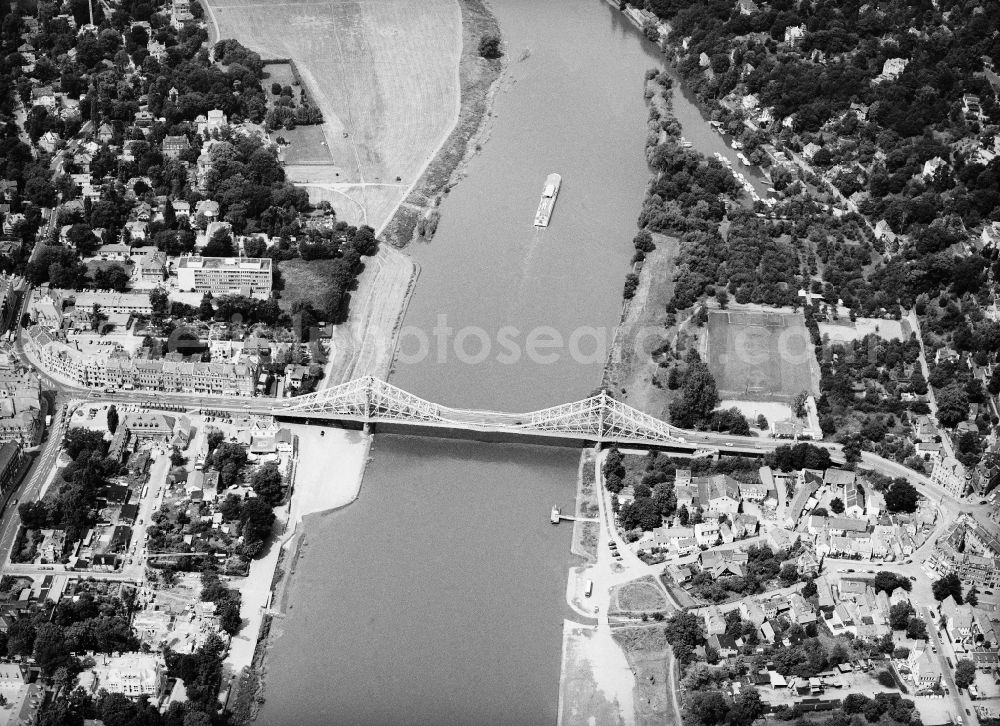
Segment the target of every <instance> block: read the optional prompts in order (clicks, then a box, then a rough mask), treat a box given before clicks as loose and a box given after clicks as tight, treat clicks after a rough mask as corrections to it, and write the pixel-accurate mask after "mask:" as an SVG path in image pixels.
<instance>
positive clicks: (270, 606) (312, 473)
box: [225, 425, 371, 720]
mask: <svg viewBox="0 0 1000 726" xmlns="http://www.w3.org/2000/svg"><path fill="white" fill-rule="evenodd" d="M291 428H292V430H293V433H294V434H295V435H296V436H297V437H298V451H297V460H296V467H295V473H294V481H293V490H292V496H291V499H290V501H289V502H288V504H286V505H285V506H284V507H282V508H281V510H279V511H278V512H276V515H277V520H278V521H276V522H275V531H276V532H280V533H281V534H279V535H278V536H277V537H276V538H275V540H274V542H272V544H271V546H270V548H269V549H268V551H267V553H266V554H265V555H264V556H263V557H261V558H260V559H257V560H254V561H253V562H252V563H251V565H250V573H249V575H248V576H247V577H246V578H244V579H243V580H242V581H239V582H238V583H234V584H235V585H237V586H238V588H239V590H240V593H241V594H242V596H243V602H242V606H241V608H240V615H241V616H242V618H243V622H244V625H243V629H242V630H241V631H240V632H239V633H238V634H237V635H236V636H235V637H234V638H233V639H232V642H231V643H230V646H229V653H228V655H227V656H226V661H225V667H226V672H227V674H229V675H231V676H237V677H241V680H240V681H239V683H238V688H237V691H238V692H237V694H236V696H235V700H234V701H233V702H232V703H233V704H235V705H234V706H233V707H234V710H236V711H237V713H239V715H240V716H241V717H242V718H243V719H246V720H252V718H253V716H254V715H256V711H257V708H259V706H260V704H262V703H263V698H264V696H263V692H264V683H265V675H266V668H265V665H264V663H265V657H266V651H267V648H268V647H269V645H270V643H271V642H272V639H273V638H274V637H276V634H275V633H273V631H272V628H271V618H274V617H277V618H280V617H282V616H283V610H284V593H285V591H286V590H287V586H288V581H289V578H290V577H291V575H292V574H293V573H294V571H295V561H296V559H297V557H298V552H299V549H300V547H302V546H303V544H304V527H303V526H302V521H303V519H304V518H305V517H307V516H309V515H316V514H320V513H322V512H328V511H332V510H335V509H339V508H341V507H345V506H347V505H348V504H350V503H351V502H353V501H354V500H355V499H357V498H358V495H359V494H360V492H361V481H362V479H363V477H364V471H365V466H366V464H367V462H368V456H369V452H370V448H371V436H369V435H367V434H364V433H361V432H358V431H347V430H343V429H335V428H319V427H316V426H305V425H293V426H292V427H291ZM261 638H262V639H263V640H262V641H261V642H258V641H259V640H260V639H261Z"/></svg>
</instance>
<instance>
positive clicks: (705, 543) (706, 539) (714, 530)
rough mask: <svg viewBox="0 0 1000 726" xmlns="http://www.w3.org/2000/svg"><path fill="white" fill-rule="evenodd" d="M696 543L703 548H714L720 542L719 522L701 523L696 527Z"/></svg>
mask: <svg viewBox="0 0 1000 726" xmlns="http://www.w3.org/2000/svg"><path fill="white" fill-rule="evenodd" d="M694 538H695V541H696V542H697V543H698V545H699V546H701V547H712V546H713V545H715V544H716V543H717V542H718V541H719V523H718V522H699V523H698V524H696V525H695V526H694Z"/></svg>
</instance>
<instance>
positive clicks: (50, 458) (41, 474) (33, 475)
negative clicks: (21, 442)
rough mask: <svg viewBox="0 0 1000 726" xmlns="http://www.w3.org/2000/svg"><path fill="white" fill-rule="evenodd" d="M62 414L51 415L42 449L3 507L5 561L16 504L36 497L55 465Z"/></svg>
mask: <svg viewBox="0 0 1000 726" xmlns="http://www.w3.org/2000/svg"><path fill="white" fill-rule="evenodd" d="M62 416H63V409H62V408H59V409H57V410H56V412H55V414H54V415H53V417H52V427H51V428H50V430H49V434H48V440H46V441H45V444H44V445H43V446H42V450H41V451H40V452H39V454H38V455H37V456H36V457H35V461H34V462H33V463H32V465H31V469H29V470H28V473H27V474H26V475H25V477H24V480H23V481H22V483H21V486H20V487H19V491H17V492H16V493H15V494H14V496H12V497H11V499H10V501H9V502H8V503H7V507H6V508H5V509H4V512H3V515H2V516H0V553H2V554H3V562H7V561H8V559H9V557H10V548H11V545H13V544H14V536H15V535H16V534H17V528H18V526H20V524H21V518H20V516H19V515H18V512H17V508H18V504H19V503H20V502H32V501H34V500H36V499H38V497H39V492H41V489H42V485H43V484H44V483H45V480H46V478H47V477H48V475H49V473H50V472H51V471H52V469H53V468H54V467H55V464H56V459H57V458H58V456H59V450H60V443H61V441H62V431H61V427H60V422H61V421H62Z"/></svg>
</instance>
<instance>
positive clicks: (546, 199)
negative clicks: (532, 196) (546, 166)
mask: <svg viewBox="0 0 1000 726" xmlns="http://www.w3.org/2000/svg"><path fill="white" fill-rule="evenodd" d="M561 185H562V177H561V176H559V175H558V174H549V175H548V176H547V177H546V178H545V187H544V188H543V189H542V199H541V201H539V202H538V211H537V212H535V226H536V227H548V226H549V219H550V218H551V217H552V209H553V208H554V207H555V206H556V197H557V196H559V187H560V186H561Z"/></svg>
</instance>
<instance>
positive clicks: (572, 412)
mask: <svg viewBox="0 0 1000 726" xmlns="http://www.w3.org/2000/svg"><path fill="white" fill-rule="evenodd" d="M278 413H280V414H282V415H293V416H306V417H308V416H315V417H317V418H331V419H347V420H352V421H361V422H363V423H411V424H417V425H425V426H431V427H438V428H456V429H466V430H472V431H496V432H511V433H524V434H538V435H546V434H549V435H555V436H561V437H567V438H570V437H579V438H583V439H588V440H593V441H602V442H603V441H609V442H612V441H632V442H648V443H674V442H677V441H678V440H679V438H678V436H677V434H676V433H675V431H674V429H673V427H671V426H670V425H669V424H667V423H665V422H663V421H660V420H659V419H657V418H654V417H653V416H649V415H648V414H645V413H643V412H642V411H639V410H637V409H634V408H632V407H631V406H629V405H627V404H624V403H622V402H621V401H616V400H615V399H614V398H612V397H611V396H609V395H608V394H607V393H605V392H603V391H602V392H601V393H598V394H597V395H595V396H591V397H590V398H585V399H583V400H582V401H574V402H573V403H564V404H562V405H559V406H553V407H551V408H546V409H542V410H540V411H532V412H530V413H524V414H516V413H501V412H497V411H473V410H467V409H459V408H449V407H447V406H442V405H440V404H437V403H432V402H431V401H425V400H424V399H422V398H419V397H418V396H414V395H413V394H412V393H407V392H406V391H404V390H402V389H401V388H397V387H396V386H393V385H392V384H390V383H386V382H385V381H383V380H380V379H378V378H374V377H372V376H366V377H364V378H356V379H354V380H352V381H347V382H346V383H342V384H340V385H339V386H334V387H333V388H328V389H325V390H323V391H317V392H316V393H311V394H309V395H307V396H302V397H301V398H297V399H295V400H294V402H293V403H291V404H290V405H288V406H287V407H284V408H280V409H278Z"/></svg>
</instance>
